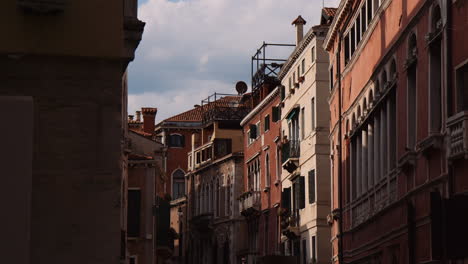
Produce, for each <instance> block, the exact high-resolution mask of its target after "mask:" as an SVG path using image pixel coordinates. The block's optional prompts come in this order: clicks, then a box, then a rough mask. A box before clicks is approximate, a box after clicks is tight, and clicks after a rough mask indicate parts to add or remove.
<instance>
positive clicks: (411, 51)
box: [408, 32, 418, 58]
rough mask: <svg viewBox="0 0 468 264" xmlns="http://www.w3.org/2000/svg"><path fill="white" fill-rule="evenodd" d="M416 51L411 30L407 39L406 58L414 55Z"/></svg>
mask: <svg viewBox="0 0 468 264" xmlns="http://www.w3.org/2000/svg"><path fill="white" fill-rule="evenodd" d="M417 51H418V50H417V39H416V34H415V33H414V32H413V33H411V35H410V37H409V39H408V58H411V57H413V56H416V53H417Z"/></svg>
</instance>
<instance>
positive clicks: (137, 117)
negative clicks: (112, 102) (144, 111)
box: [136, 111, 141, 122]
mask: <svg viewBox="0 0 468 264" xmlns="http://www.w3.org/2000/svg"><path fill="white" fill-rule="evenodd" d="M136 121H137V122H141V111H136Z"/></svg>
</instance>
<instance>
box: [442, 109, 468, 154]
mask: <svg viewBox="0 0 468 264" xmlns="http://www.w3.org/2000/svg"><path fill="white" fill-rule="evenodd" d="M447 128H448V130H449V137H450V138H449V143H448V144H449V159H458V158H464V159H467V158H468V111H463V112H460V113H458V114H456V115H454V116H451V117H449V118H448V120H447Z"/></svg>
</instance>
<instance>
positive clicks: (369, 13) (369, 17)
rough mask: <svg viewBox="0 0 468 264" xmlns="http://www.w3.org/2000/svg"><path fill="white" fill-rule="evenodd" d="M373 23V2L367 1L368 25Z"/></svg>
mask: <svg viewBox="0 0 468 264" xmlns="http://www.w3.org/2000/svg"><path fill="white" fill-rule="evenodd" d="M371 21H372V0H367V25H369V24H370V22H371Z"/></svg>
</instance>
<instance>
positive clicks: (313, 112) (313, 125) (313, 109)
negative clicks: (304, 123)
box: [310, 97, 315, 131]
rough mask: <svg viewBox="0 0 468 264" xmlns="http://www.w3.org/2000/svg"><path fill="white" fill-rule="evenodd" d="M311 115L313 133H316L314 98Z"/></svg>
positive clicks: (313, 99)
mask: <svg viewBox="0 0 468 264" xmlns="http://www.w3.org/2000/svg"><path fill="white" fill-rule="evenodd" d="M310 110H311V111H310V113H311V114H310V115H311V126H312V131H315V98H314V97H312V100H311V107H310Z"/></svg>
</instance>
